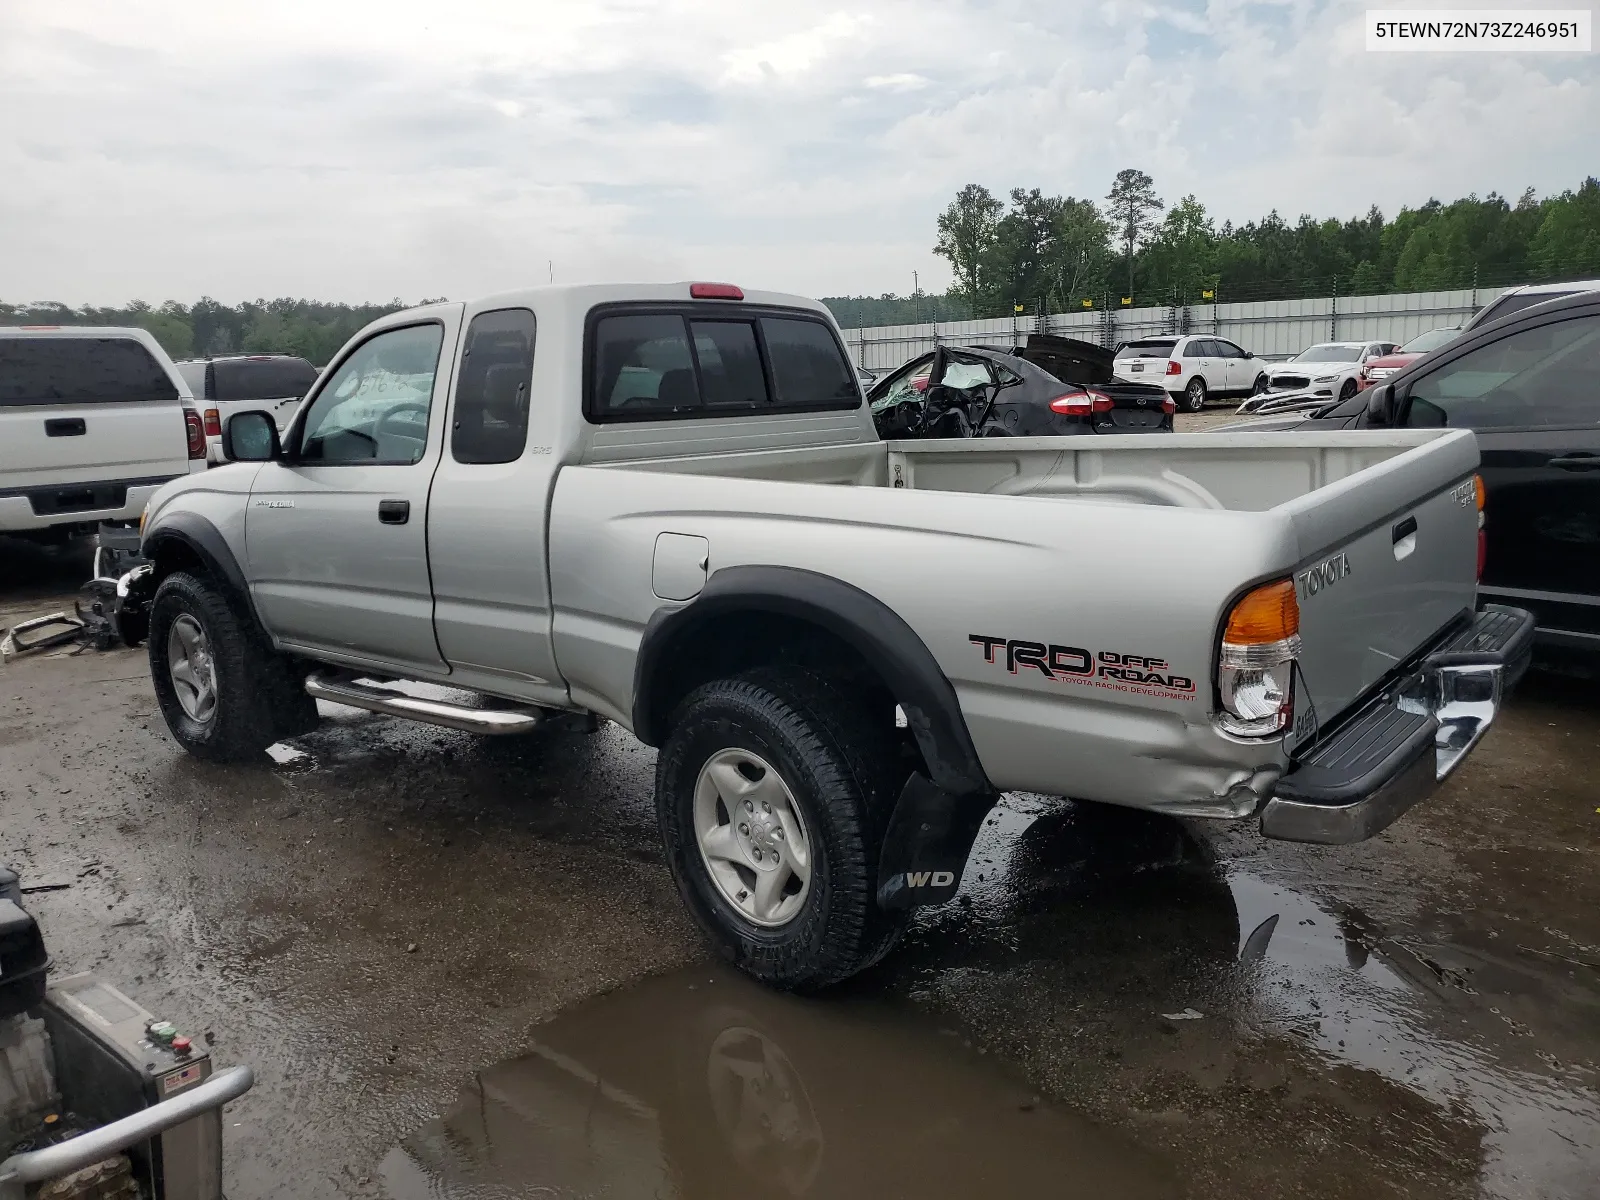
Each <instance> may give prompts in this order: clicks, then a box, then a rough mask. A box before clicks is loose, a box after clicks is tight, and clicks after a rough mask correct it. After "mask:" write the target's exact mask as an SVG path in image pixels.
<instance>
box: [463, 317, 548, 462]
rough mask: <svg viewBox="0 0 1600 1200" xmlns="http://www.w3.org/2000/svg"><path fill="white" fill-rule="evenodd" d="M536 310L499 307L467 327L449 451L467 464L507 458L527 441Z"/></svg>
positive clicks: (513, 458) (510, 459)
mask: <svg viewBox="0 0 1600 1200" xmlns="http://www.w3.org/2000/svg"><path fill="white" fill-rule="evenodd" d="M533 333H534V320H533V313H532V312H530V311H529V310H528V309H526V308H500V309H496V310H494V311H493V312H486V313H479V314H478V315H477V316H475V317H473V318H472V324H471V325H469V326H467V341H466V349H465V350H463V351H462V354H461V373H460V374H459V375H458V376H457V378H456V411H455V420H454V422H453V423H452V424H451V426H450V454H451V457H453V458H454V459H455V460H456V461H457V462H463V463H508V462H514V461H516V460H517V459H518V458H521V457H522V449H523V447H524V446H526V445H527V444H528V407H529V388H530V387H531V386H532V382H533Z"/></svg>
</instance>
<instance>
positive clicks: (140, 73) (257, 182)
mask: <svg viewBox="0 0 1600 1200" xmlns="http://www.w3.org/2000/svg"><path fill="white" fill-rule="evenodd" d="M1395 2H1398V0H1395ZM1410 2H1411V3H1412V4H1413V5H1420V4H1426V3H1427V0H1410ZM1455 2H1456V3H1457V4H1459V5H1466V4H1470V3H1471V2H1472V0H1455ZM1551 2H1552V3H1553V2H1555V0H1551ZM1575 2H1576V0H1575ZM1501 3H1502V4H1506V3H1509V0H1501ZM1366 7H1368V5H1367V4H1366V3H1365V2H1364V0H1357V2H1355V3H1343V2H1338V0H1333V2H1326V3H1324V2H1318V0H1282V2H1278V3H1244V2H1241V0H1213V2H1212V3H1209V4H1206V3H1200V2H1196V3H1194V4H1192V5H1183V4H1157V3H1134V2H1123V0H1103V2H1087V0H1085V2H1081V3H1080V2H1076V0H1043V2H1041V0H1019V2H1012V0H987V2H985V0H969V2H965V3H963V2H959V0H948V2H947V0H911V2H905V3H902V2H899V0H854V2H848V0H847V2H846V3H844V4H841V5H838V6H834V5H831V4H829V3H828V2H827V0H824V2H823V3H821V4H804V3H783V4H780V3H772V2H770V0H676V2H670V3H666V2H664V3H652V2H650V0H560V2H551V0H504V2H502V0H448V2H440V0H370V2H369V0H272V3H269V4H260V5H244V4H240V3H236V2H232V0H224V2H222V3H219V2H218V0H193V2H191V0H70V2H62V0H0V113H3V114H4V118H3V120H0V180H3V181H4V184H3V186H0V299H3V300H7V301H13V302H15V301H31V300H45V299H53V300H62V301H65V302H67V303H72V304H77V303H82V302H86V301H87V302H92V303H116V302H123V301H127V300H130V299H134V298H144V299H148V300H151V301H160V300H163V299H168V298H172V299H179V300H183V301H185V302H188V301H191V300H193V299H195V298H197V297H198V296H200V295H202V294H209V295H212V296H215V297H217V298H218V299H220V300H224V301H227V302H235V301H238V300H240V299H247V298H254V297H257V296H278V295H293V296H308V297H314V298H321V299H328V300H362V299H374V300H377V299H387V298H389V297H391V296H402V297H405V298H407V299H415V298H418V297H421V296H438V295H448V296H451V297H452V298H462V297H466V296H471V295H474V294H479V293H484V292H489V291H495V290H500V289H503V288H507V287H514V286H517V285H520V284H524V283H534V282H542V281H544V280H546V279H547V278H548V277H549V275H548V272H549V269H550V268H549V266H548V265H547V264H549V263H551V262H552V261H553V263H554V276H555V279H556V281H557V282H563V281H565V282H577V281H582V280H597V279H598V280H626V279H663V278H665V279H684V278H723V279H731V280H734V281H736V282H740V283H745V284H747V285H752V286H764V287H773V288H780V289H785V290H795V291H800V292H806V293H811V294H815V295H824V294H827V295H836V294H841V293H862V292H865V293H871V294H876V293H879V292H884V291H894V292H900V293H906V292H909V291H910V290H911V287H912V272H913V271H918V272H920V273H921V279H922V285H923V287H924V288H927V287H929V286H930V285H931V286H932V287H935V288H942V287H943V286H944V285H945V283H946V282H947V280H948V272H947V270H946V269H945V266H944V264H943V262H942V260H940V259H939V258H937V257H936V256H934V255H933V254H932V251H931V248H932V245H933V242H934V236H935V234H934V218H935V216H936V214H937V213H938V212H939V211H940V210H941V209H942V208H943V207H944V206H945V204H947V203H948V202H949V200H950V197H951V196H952V195H953V194H954V192H955V191H956V190H957V189H958V188H959V187H961V186H962V185H963V184H965V183H969V182H978V183H982V184H984V185H986V186H988V187H989V188H991V189H993V190H994V191H996V192H997V193H1003V192H1004V191H1006V190H1008V189H1009V188H1011V187H1013V186H1027V187H1035V186H1037V187H1040V188H1043V189H1045V190H1046V191H1047V192H1060V193H1066V194H1071V195H1077V196H1087V197H1090V198H1093V199H1095V200H1099V199H1100V198H1102V197H1103V196H1104V194H1105V192H1106V190H1107V188H1108V187H1109V185H1110V182H1111V177H1112V176H1113V174H1114V173H1115V172H1116V171H1117V170H1118V169H1119V168H1121V167H1127V166H1134V167H1139V168H1141V169H1143V170H1145V171H1148V172H1149V173H1150V174H1151V175H1152V176H1154V177H1155V181H1156V187H1157V192H1158V194H1159V195H1161V196H1162V197H1163V198H1164V199H1166V200H1167V201H1169V202H1171V201H1174V200H1176V199H1178V198H1179V197H1180V196H1182V195H1183V194H1184V193H1187V192H1193V193H1195V194H1196V195H1197V196H1199V198H1200V199H1201V200H1202V201H1203V202H1204V203H1205V204H1206V205H1207V207H1208V208H1209V209H1210V210H1211V211H1212V212H1213V213H1214V214H1216V215H1217V216H1218V217H1219V219H1220V218H1222V217H1231V218H1233V219H1235V220H1240V219H1247V218H1250V217H1254V216H1259V215H1261V214H1263V213H1265V212H1267V211H1268V210H1270V209H1272V208H1277V209H1278V210H1279V211H1280V212H1282V213H1284V214H1285V215H1287V216H1290V217H1293V216H1295V215H1297V214H1299V213H1301V212H1311V213H1314V214H1316V215H1318V216H1329V215H1332V216H1340V217H1346V216H1351V215H1354V214H1357V213H1361V212H1364V211H1365V210H1366V209H1367V207H1368V206H1369V205H1371V204H1373V203H1377V204H1378V205H1379V206H1380V207H1382V208H1383V210H1384V212H1385V213H1388V214H1390V215H1392V214H1393V213H1394V212H1395V211H1396V210H1397V209H1398V208H1399V207H1400V206H1401V205H1404V204H1412V205H1414V204H1418V203H1421V202H1423V201H1425V200H1427V199H1428V198H1429V197H1430V196H1438V197H1441V198H1444V199H1452V198H1454V197H1456V196H1458V195H1464V194H1466V193H1468V192H1473V191H1476V192H1478V193H1480V194H1483V193H1487V192H1490V191H1495V190H1498V191H1500V192H1502V193H1505V194H1508V195H1511V196H1515V195H1517V194H1519V193H1520V192H1521V190H1522V189H1523V188H1524V187H1527V186H1529V185H1531V186H1533V187H1534V188H1536V189H1538V191H1539V192H1540V193H1541V194H1543V193H1545V192H1547V191H1552V190H1556V191H1559V190H1561V189H1563V188H1567V187H1572V186H1575V185H1576V184H1577V183H1579V182H1580V181H1581V179H1582V178H1583V176H1584V175H1585V174H1589V173H1600V155H1597V154H1596V149H1597V147H1600V134H1597V133H1596V130H1600V100H1597V74H1600V71H1597V65H1600V58H1597V57H1596V55H1595V54H1585V55H1552V54H1522V55H1513V54H1456V55H1420V54H1413V55H1393V54H1369V53H1368V52H1367V51H1366V50H1365V48H1364V45H1365V43H1364V39H1363V34H1362V28H1361V24H1360V14H1361V12H1362V11H1363V10H1364V9H1365V8H1366Z"/></svg>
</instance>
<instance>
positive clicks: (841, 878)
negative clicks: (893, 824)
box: [656, 667, 906, 991]
mask: <svg viewBox="0 0 1600 1200" xmlns="http://www.w3.org/2000/svg"><path fill="white" fill-rule="evenodd" d="M896 738H897V731H896V730H895V728H894V725H893V722H892V719H890V717H889V714H888V713H886V712H884V713H874V712H873V710H872V709H871V707H870V706H869V705H868V704H866V703H864V702H863V701H862V700H861V699H860V698H859V696H858V695H856V694H854V693H852V692H851V691H849V690H847V689H846V688H844V687H843V686H841V685H839V684H836V683H833V682H830V681H827V680H824V679H822V678H819V677H818V676H816V675H813V674H810V673H808V672H805V671H803V670H800V669H797V668H792V667H786V668H762V669H759V670H756V671H752V672H749V673H747V674H745V675H743V676H740V677H739V678H736V679H721V680H714V681H712V682H711V683H707V684H705V685H703V686H701V687H699V688H697V689H696V690H695V691H693V692H691V693H690V694H689V695H688V696H687V697H685V699H684V700H683V701H682V702H681V703H680V704H679V705H678V707H677V710H676V711H675V712H674V713H673V717H672V723H671V733H670V734H669V735H668V737H667V740H666V744H665V745H664V746H663V747H662V749H661V754H660V757H659V758H658V759H657V761H656V815H657V820H658V822H659V824H660V828H661V837H662V841H663V842H664V844H665V846H666V851H667V862H668V865H669V866H670V867H671V870H672V876H673V879H674V881H675V882H676V883H677V885H678V891H679V893H680V894H681V895H682V896H683V899H684V903H685V904H686V905H687V907H688V909H689V912H690V914H691V915H692V916H693V917H694V919H695V921H696V923H698V924H699V926H700V927H701V928H702V929H703V930H704V931H705V932H706V934H707V936H708V937H709V938H710V940H711V941H712V943H713V944H714V945H715V946H716V948H717V950H718V951H719V952H720V953H721V954H722V956H723V957H724V958H726V959H727V960H728V961H729V962H731V963H732V964H733V965H734V966H736V967H738V968H739V969H740V970H741V971H744V972H745V973H746V974H748V975H751V976H753V977H754V978H756V979H759V980H761V981H762V982H763V983H767V984H770V985H772V986H774V987H780V988H786V989H792V990H797V991H804V990H813V989H816V988H821V987H825V986H827V985H828V984H831V983H836V982H838V981H839V980H842V979H845V978H848V977H849V976H851V975H854V974H856V973H857V972H859V971H862V970H864V969H865V968H867V967H869V966H871V965H872V964H873V963H875V962H877V961H878V960H879V959H881V958H882V957H883V956H884V955H885V954H887V953H888V952H889V950H890V949H892V948H893V946H894V944H895V942H896V941H897V940H898V939H899V937H900V934H901V932H902V931H903V930H904V928H905V923H906V914H904V913H890V912H886V911H884V910H883V909H882V908H880V907H879V906H878V903H877V885H878V853H879V850H880V848H881V846H882V842H883V832H884V829H885V827H886V826H887V824H888V819H889V813H890V811H891V810H892V808H893V805H894V801H895V799H896V796H897V794H898V789H899V786H900V784H901V783H903V782H904V776H905V772H906V767H905V765H904V759H903V757H902V756H901V755H900V754H899V752H898V749H897V740H896ZM730 748H734V749H743V750H748V751H750V752H752V753H754V754H756V755H758V756H760V757H761V758H762V759H764V760H765V761H766V762H768V763H770V764H772V766H773V768H774V769H775V770H776V771H777V772H778V774H779V775H780V776H781V777H782V779H783V781H784V783H785V784H787V785H788V788H789V791H790V793H791V794H792V795H793V797H794V800H795V803H796V805H797V807H798V808H799V810H800V815H801V818H802V819H803V821H804V823H805V825H806V828H807V831H808V833H809V838H810V841H811V846H812V849H811V856H812V870H811V885H810V890H809V892H808V894H807V895H806V897H805V900H804V903H803V907H802V908H801V909H800V911H799V912H797V913H796V914H795V915H794V916H793V917H792V918H791V919H789V920H788V922H787V923H786V924H783V925H781V926H778V927H764V926H761V925H758V924H756V923H755V922H753V921H751V920H749V919H747V918H746V917H745V915H744V914H743V913H741V912H740V911H739V910H738V909H737V908H735V907H734V906H733V905H732V904H731V903H729V901H728V899H727V898H726V897H725V896H724V895H723V894H722V892H721V890H720V889H719V887H718V885H717V884H716V883H715V882H714V881H713V880H712V878H711V874H710V872H709V871H708V869H707V867H706V864H705V860H704V858H703V857H702V855H701V852H700V847H699V844H698V841H697V839H696V836H695V832H694V793H695V784H696V781H697V780H698V778H699V776H700V771H701V768H702V767H703V766H704V765H705V764H706V762H707V761H708V760H709V759H710V758H711V757H712V756H713V755H715V754H717V753H718V752H720V751H723V750H726V749H730Z"/></svg>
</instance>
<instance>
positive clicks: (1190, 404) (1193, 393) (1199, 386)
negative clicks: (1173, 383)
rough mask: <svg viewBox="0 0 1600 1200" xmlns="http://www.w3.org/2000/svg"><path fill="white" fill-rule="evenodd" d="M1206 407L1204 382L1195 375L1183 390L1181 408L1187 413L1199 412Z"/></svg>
mask: <svg viewBox="0 0 1600 1200" xmlns="http://www.w3.org/2000/svg"><path fill="white" fill-rule="evenodd" d="M1205 406H1206V381H1205V380H1204V379H1201V378H1200V376H1198V375H1196V376H1195V377H1194V378H1193V379H1191V380H1189V386H1188V387H1186V388H1184V389H1183V407H1184V409H1185V410H1186V411H1188V412H1199V411H1200V410H1201V409H1202V408H1204V407H1205Z"/></svg>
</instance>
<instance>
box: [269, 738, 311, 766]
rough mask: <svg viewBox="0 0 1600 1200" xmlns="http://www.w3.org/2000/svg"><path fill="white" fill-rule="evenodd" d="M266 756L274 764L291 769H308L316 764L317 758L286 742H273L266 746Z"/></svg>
mask: <svg viewBox="0 0 1600 1200" xmlns="http://www.w3.org/2000/svg"><path fill="white" fill-rule="evenodd" d="M267 757H268V758H270V759H271V760H272V761H273V762H274V763H275V764H276V765H278V766H280V767H286V768H288V769H289V770H292V771H309V770H310V769H311V768H312V767H315V766H316V765H317V760H316V759H314V758H312V757H311V755H310V754H308V753H306V752H305V751H304V750H301V749H298V748H297V747H294V746H291V745H289V744H288V743H287V742H273V743H272V745H270V746H268V747H267Z"/></svg>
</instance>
